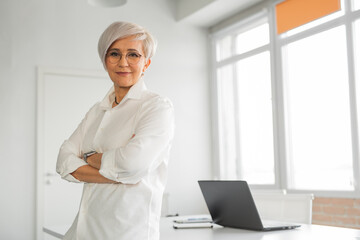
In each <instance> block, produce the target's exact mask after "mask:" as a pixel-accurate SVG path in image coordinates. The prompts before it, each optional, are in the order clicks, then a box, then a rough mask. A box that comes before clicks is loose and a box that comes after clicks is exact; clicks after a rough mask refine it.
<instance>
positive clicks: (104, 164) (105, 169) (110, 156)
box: [99, 149, 118, 181]
mask: <svg viewBox="0 0 360 240" xmlns="http://www.w3.org/2000/svg"><path fill="white" fill-rule="evenodd" d="M115 151H116V149H113V150H109V151H106V152H104V153H103V155H102V157H101V165H100V169H99V173H100V174H101V175H103V176H104V177H106V178H107V179H110V180H113V181H118V180H117V176H116V175H117V174H115V171H114V169H115Z"/></svg>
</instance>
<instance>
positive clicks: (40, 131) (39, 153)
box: [35, 66, 108, 240]
mask: <svg viewBox="0 0 360 240" xmlns="http://www.w3.org/2000/svg"><path fill="white" fill-rule="evenodd" d="M46 75H62V76H72V77H90V78H94V77H95V78H107V77H108V76H107V74H106V72H105V71H100V70H80V69H70V68H58V67H44V66H38V67H37V103H36V194H35V196H36V201H35V202H36V203H35V204H36V206H35V224H36V225H35V236H36V239H37V240H40V239H43V225H44V181H45V178H44V164H45V157H44V131H45V129H44V117H45V112H44V111H45V110H44V108H45V106H44V103H45V80H46Z"/></svg>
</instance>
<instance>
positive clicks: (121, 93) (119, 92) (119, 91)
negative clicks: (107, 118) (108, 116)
mask: <svg viewBox="0 0 360 240" xmlns="http://www.w3.org/2000/svg"><path fill="white" fill-rule="evenodd" d="M129 90H130V87H115V105H118V104H119V103H120V102H121V100H122V99H123V98H124V97H125V95H126V94H127V93H128V92H129Z"/></svg>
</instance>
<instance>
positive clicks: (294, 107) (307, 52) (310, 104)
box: [212, 0, 360, 196]
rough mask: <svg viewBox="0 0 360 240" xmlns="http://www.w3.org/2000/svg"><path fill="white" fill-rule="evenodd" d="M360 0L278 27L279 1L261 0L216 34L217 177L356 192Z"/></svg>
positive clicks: (345, 1)
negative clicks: (280, 29)
mask: <svg viewBox="0 0 360 240" xmlns="http://www.w3.org/2000/svg"><path fill="white" fill-rule="evenodd" d="M359 2H360V1H358V0H342V1H341V10H340V11H336V12H334V13H332V14H329V15H327V16H324V17H322V18H320V19H317V20H314V21H312V22H309V23H307V24H305V25H303V26H300V27H297V28H295V29H292V30H290V31H287V32H285V33H283V34H280V35H278V34H277V33H276V24H275V4H269V3H263V5H262V6H259V13H256V14H253V13H254V12H252V13H249V15H248V16H247V17H245V18H243V19H241V21H240V22H238V23H236V25H233V26H232V27H229V28H227V29H221V30H220V31H218V32H214V33H212V41H213V46H214V47H213V51H214V53H215V55H214V56H215V57H214V59H213V66H214V78H215V83H216V86H215V87H216V90H217V91H216V93H217V101H216V104H217V106H216V109H218V111H217V116H218V117H217V122H216V123H217V127H216V131H217V133H218V134H217V135H218V138H217V139H216V143H217V144H216V146H217V152H218V155H217V157H216V158H218V159H219V166H220V169H219V172H218V176H217V177H218V178H220V179H244V180H247V181H248V182H249V183H250V184H251V185H252V186H253V187H256V186H257V187H261V188H285V189H287V190H289V191H311V192H314V193H316V194H318V195H319V196H321V195H322V194H325V195H326V196H329V194H332V195H335V196H355V195H357V194H358V193H357V192H359V190H360V185H359V186H358V185H356V184H355V183H356V182H360V174H358V173H357V171H358V170H357V168H358V167H359V166H360V156H359V154H358V153H359V152H360V151H359V146H358V145H359V142H360V139H359V135H360V134H359V129H360V121H359V116H360V88H359V86H360V81H359V80H360V45H359V43H358V42H359V39H360V37H359V36H360V15H359V12H357V11H356V10H359V9H360V5H359V4H360V3H359ZM350 4H352V8H349V7H348V6H350ZM263 8H266V9H267V11H266V12H261V11H262V10H261V9H263ZM347 9H353V10H352V11H348V10H347ZM251 14H253V15H251ZM244 16H245V15H244ZM214 29H218V28H214ZM349 53H350V54H349ZM348 54H349V55H351V56H349V55H348ZM353 86H357V89H354V87H353ZM358 178H359V179H358ZM337 194H338V195H337Z"/></svg>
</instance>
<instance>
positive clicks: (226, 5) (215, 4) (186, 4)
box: [177, 0, 264, 27]
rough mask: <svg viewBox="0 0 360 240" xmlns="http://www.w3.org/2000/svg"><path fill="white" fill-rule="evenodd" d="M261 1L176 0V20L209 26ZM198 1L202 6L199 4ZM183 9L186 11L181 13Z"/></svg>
mask: <svg viewBox="0 0 360 240" xmlns="http://www.w3.org/2000/svg"><path fill="white" fill-rule="evenodd" d="M197 1H198V2H197ZM262 1H264V0H201V1H200V0H195V1H194V0H193V1H189V0H177V15H178V16H177V20H178V21H184V22H188V23H191V24H194V25H196V26H201V27H210V26H213V25H215V24H216V23H219V22H221V21H222V20H224V19H226V18H228V17H230V16H232V15H234V14H236V13H238V12H240V11H242V10H244V9H246V8H249V7H251V6H254V5H256V4H257V3H259V2H262ZM199 2H201V4H200V5H202V6H199ZM195 3H196V4H195ZM189 8H190V9H189ZM191 8H192V9H191ZM184 9H186V13H183V12H184ZM181 11H183V12H181Z"/></svg>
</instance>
